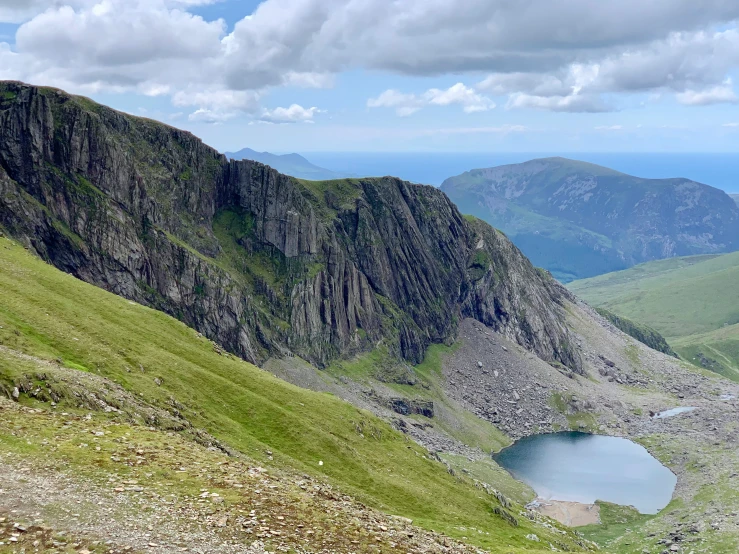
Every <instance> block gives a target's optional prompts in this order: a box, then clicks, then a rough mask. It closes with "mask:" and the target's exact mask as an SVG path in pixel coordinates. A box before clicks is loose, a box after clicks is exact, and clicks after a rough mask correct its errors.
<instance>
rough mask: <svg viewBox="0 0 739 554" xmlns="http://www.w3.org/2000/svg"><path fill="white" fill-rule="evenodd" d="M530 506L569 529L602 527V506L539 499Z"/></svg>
mask: <svg viewBox="0 0 739 554" xmlns="http://www.w3.org/2000/svg"><path fill="white" fill-rule="evenodd" d="M529 506H530V507H531V508H532V509H533V510H535V511H537V512H539V513H540V514H542V515H545V516H547V517H550V518H552V519H554V520H556V521H559V522H560V523H562V524H563V525H567V526H568V527H584V526H585V525H600V522H601V521H600V506H599V505H598V504H583V503H581V502H569V501H566V500H550V499H549V500H548V499H544V498H539V497H537V498H536V499H535V500H534V501H533V502H532V503H531V504H529Z"/></svg>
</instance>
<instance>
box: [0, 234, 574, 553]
mask: <svg viewBox="0 0 739 554" xmlns="http://www.w3.org/2000/svg"><path fill="white" fill-rule="evenodd" d="M0 290H2V295H0V327H1V328H0V344H1V345H4V346H5V347H6V348H9V349H12V350H13V351H17V352H21V353H25V354H29V355H33V356H37V357H39V358H42V359H47V360H58V361H59V363H60V364H61V365H63V366H67V367H72V368H76V369H85V370H87V371H89V372H90V373H93V374H96V375H99V376H102V377H104V378H107V379H109V380H111V381H114V382H116V383H118V384H120V385H122V386H123V387H124V388H125V389H127V390H130V391H132V392H133V393H135V394H137V395H140V397H141V398H142V399H144V400H145V401H146V402H148V403H149V404H152V405H155V406H158V407H161V408H164V409H167V408H168V407H170V406H171V405H172V400H173V399H176V401H177V402H178V403H179V404H180V405H181V408H180V411H181V413H182V414H183V415H184V416H185V417H186V418H187V419H188V420H189V421H191V422H192V424H193V425H194V426H195V428H203V429H204V430H206V431H207V432H208V433H210V434H212V435H213V436H215V437H216V438H217V439H218V440H220V441H222V442H224V443H226V444H228V445H229V446H230V447H232V448H234V449H236V450H238V451H241V452H244V453H246V454H247V455H249V456H251V457H254V458H255V459H258V460H259V459H262V460H264V458H265V455H264V451H265V450H266V449H269V450H271V451H272V452H273V453H274V462H270V463H273V464H275V465H277V466H283V467H289V468H292V469H295V470H298V471H304V472H307V473H311V474H316V475H317V474H320V475H323V476H325V478H327V479H329V480H330V481H331V482H333V483H334V484H336V485H338V486H339V487H340V488H341V489H342V490H343V491H345V492H346V493H349V494H352V495H354V496H356V498H358V499H359V500H360V501H362V502H365V503H366V504H368V505H370V506H373V507H376V508H378V509H381V510H383V511H385V512H388V513H393V514H397V515H402V516H406V517H409V518H412V519H413V520H415V521H416V523H418V524H419V525H421V526H423V527H427V528H430V529H434V530H437V531H439V532H443V533H446V534H449V535H450V536H453V537H458V538H461V537H467V540H468V541H469V542H473V543H475V544H478V545H479V546H482V547H486V548H490V549H492V550H493V551H496V552H499V551H502V550H501V549H503V550H504V551H505V552H526V551H535V550H537V549H543V548H544V547H543V546H540V545H544V544H546V545H547V548H546V549H548V543H547V541H549V540H551V541H555V542H560V543H564V544H565V545H567V546H568V547H569V548H574V543H573V541H572V538H571V536H570V535H564V536H561V537H560V536H559V535H557V534H555V533H551V535H546V533H544V532H543V530H542V529H541V528H534V527H533V526H532V525H531V524H529V523H528V522H527V521H525V520H521V523H520V526H519V527H516V528H514V527H511V526H510V525H508V524H506V523H505V522H504V521H503V520H502V519H501V518H500V517H499V516H496V515H494V514H493V509H494V508H495V507H496V505H497V504H496V501H495V500H494V499H492V498H491V497H490V496H489V495H487V494H485V493H484V492H483V491H481V490H479V489H477V488H475V487H474V486H473V485H472V483H471V482H470V481H469V480H468V479H465V478H461V477H459V476H458V477H453V476H451V475H450V474H449V473H448V472H447V471H446V468H445V466H444V465H443V464H441V463H439V462H438V461H435V460H433V459H432V458H431V457H430V456H428V455H427V452H426V451H425V450H424V449H423V448H421V447H419V446H418V445H417V444H415V443H414V442H412V441H410V440H409V439H408V438H407V437H405V436H403V435H401V434H400V433H398V432H396V431H395V430H393V429H392V428H391V427H390V426H389V425H388V424H386V423H384V422H383V421H381V420H379V419H377V418H375V417H374V416H372V415H371V414H369V413H367V412H364V411H361V410H358V409H357V408H355V407H353V406H351V405H350V404H348V403H345V402H343V401H340V400H338V399H336V398H334V397H332V396H330V395H326V394H320V393H314V392H310V391H306V390H303V389H300V388H297V387H294V386H292V385H289V384H287V383H285V382H283V381H281V380H279V379H277V378H275V377H273V376H272V375H270V374H268V373H267V372H265V371H262V370H260V369H258V368H256V367H254V366H252V365H250V364H248V363H246V362H244V361H242V360H239V359H237V358H236V357H233V356H230V355H222V354H219V353H218V352H217V351H216V350H215V348H214V345H213V344H212V343H211V342H209V341H208V340H206V339H204V338H202V337H200V336H199V335H198V333H196V332H195V331H194V330H192V329H190V328H188V327H186V326H185V325H184V324H182V323H181V322H178V321H176V320H175V319H173V318H171V317H169V316H167V315H165V314H162V313H159V312H156V311H154V310H151V309H148V308H145V307H143V306H140V305H138V304H135V303H133V302H129V301H126V300H124V299H121V298H119V297H117V296H114V295H112V294H109V293H107V292H105V291H103V290H101V289H97V288H95V287H92V286H90V285H87V284H85V283H83V282H81V281H79V280H77V279H75V278H74V277H72V276H70V275H66V274H64V273H62V272H60V271H58V270H56V269H54V268H53V267H51V266H49V265H47V264H45V263H43V262H42V261H40V260H38V259H36V258H34V257H32V256H31V255H30V254H28V253H27V252H26V251H25V250H24V249H23V248H22V247H21V246H19V245H18V244H16V243H14V242H12V241H10V240H8V239H6V238H0ZM432 356H433V354H432ZM0 357H4V358H5V359H6V363H5V364H3V366H2V367H0V380H1V381H3V382H5V383H6V386H7V385H8V383H11V382H14V381H15V380H17V379H19V378H21V375H22V374H25V373H26V372H28V371H31V370H30V369H29V368H24V367H23V366H22V365H18V364H15V363H7V359H8V358H7V355H4V354H3V353H2V351H0ZM429 364H430V365H433V364H431V363H429ZM427 370H428V371H429V372H431V371H434V370H433V369H432V368H430V367H427ZM155 379H159V380H161V385H157V384H156V383H155ZM71 402H72V404H74V397H72V400H71ZM319 461H323V465H322V466H321V465H319ZM265 463H266V462H265ZM474 530H479V532H478V531H474ZM531 532H536V533H537V534H538V535H539V536H540V537H541V536H543V535H545V536H547V541H543V542H542V543H536V544H532V543H531V541H529V540H528V539H526V538H525V536H526V534H528V533H531ZM506 545H511V547H512V548H508V549H506ZM527 549H528V550H527Z"/></svg>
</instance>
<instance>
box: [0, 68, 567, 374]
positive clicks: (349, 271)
mask: <svg viewBox="0 0 739 554" xmlns="http://www.w3.org/2000/svg"><path fill="white" fill-rule="evenodd" d="M0 224H1V225H2V226H4V227H5V228H6V229H7V230H8V232H9V233H10V234H11V235H12V236H14V237H16V238H17V239H19V240H21V241H22V242H23V243H25V244H26V245H27V246H28V247H29V248H31V249H32V250H34V251H35V252H37V253H38V254H39V255H40V256H41V257H42V258H44V259H45V260H47V261H49V262H50V263H52V264H53V265H55V266H56V267H58V268H59V269H62V270H63V271H65V272H68V273H71V274H73V275H75V276H77V277H79V278H80V279H82V280H84V281H87V282H89V283H92V284H95V285H97V286H100V287H103V288H105V289H107V290H109V291H111V292H114V293H116V294H118V295H121V296H124V297H126V298H128V299H131V300H135V301H137V302H140V303H143V304H146V305H149V306H151V307H154V308H156V309H159V310H163V311H165V312H167V313H169V314H172V315H174V316H176V317H177V318H179V319H180V320H182V321H184V322H185V323H187V324H188V325H190V326H192V327H194V328H195V329H197V330H199V331H200V332H202V333H203V334H204V335H206V336H207V337H209V338H211V339H213V340H216V341H217V342H218V343H219V344H221V345H223V346H224V347H225V348H227V349H228V350H230V351H232V352H234V353H236V354H238V355H239V356H241V357H243V358H245V359H246V360H249V361H253V362H256V363H262V362H263V361H265V360H266V359H267V358H268V357H270V356H271V355H274V354H284V355H287V354H297V355H299V356H301V357H303V358H305V359H307V360H309V361H311V362H313V363H315V364H318V365H325V364H327V363H328V362H329V361H330V360H332V359H335V358H338V357H345V356H347V355H350V354H353V353H357V352H361V351H366V350H369V349H371V348H373V347H374V346H375V345H377V344H378V343H384V344H386V345H387V346H388V348H389V349H390V350H391V351H393V352H394V353H395V354H396V355H397V356H399V357H402V358H404V359H406V360H408V361H411V362H414V363H418V362H420V361H422V359H423V356H424V352H425V350H426V348H427V347H428V346H429V345H430V344H432V343H443V342H451V341H453V339H454V337H455V334H456V332H457V326H458V323H459V321H460V320H461V319H462V318H465V317H471V318H474V319H477V320H478V321H481V322H483V323H485V324H486V325H488V326H490V327H492V328H494V329H496V330H497V331H499V332H501V333H503V334H504V335H506V336H507V337H509V338H511V339H513V340H515V341H516V342H518V343H519V344H521V345H523V346H525V347H526V348H529V349H531V350H533V351H534V352H536V353H537V355H539V356H540V357H542V358H543V359H545V360H549V361H552V362H558V363H561V364H564V365H565V366H567V367H570V368H571V369H573V370H574V371H579V369H580V367H581V361H580V359H579V357H578V355H577V354H576V352H575V351H574V350H573V349H572V347H571V344H572V341H571V340H570V338H569V334H568V330H567V328H566V326H565V325H564V319H563V314H562V309H561V308H557V306H558V302H559V300H560V296H561V295H562V292H561V291H560V289H559V288H558V287H557V286H555V285H554V283H553V282H552V280H551V279H550V277H549V276H548V275H547V274H546V273H544V272H540V271H537V270H536V269H535V268H534V267H533V266H532V265H531V263H530V262H529V261H528V260H527V259H526V258H525V257H524V256H523V255H522V254H521V253H520V252H519V251H518V249H517V248H516V247H514V246H513V245H512V244H511V243H510V242H509V241H508V239H507V238H506V237H505V236H503V235H502V234H501V233H499V232H497V231H495V230H494V229H493V228H491V227H490V226H489V225H487V224H485V223H483V222H481V221H479V220H476V219H474V218H465V217H463V216H462V215H461V214H460V212H459V211H458V209H457V208H456V207H455V206H454V204H452V202H451V201H450V200H449V199H448V198H447V197H446V195H444V194H443V193H442V192H440V191H439V190H437V189H435V188H433V187H428V186H418V185H412V184H409V183H407V182H403V181H400V180H398V179H394V178H382V179H351V180H350V179H345V180H338V181H327V182H314V181H301V180H297V179H295V178H291V177H287V176H285V175H281V174H280V173H278V172H276V171H274V170H273V169H271V168H269V167H267V166H264V165H262V164H260V163H257V162H252V161H233V160H231V161H229V160H228V159H227V158H226V157H225V156H223V155H221V154H219V153H218V152H217V151H215V150H214V149H212V148H210V147H208V146H206V145H204V144H203V143H202V142H201V141H200V140H199V139H197V138H195V137H194V136H193V135H191V134H190V133H188V132H184V131H180V130H177V129H174V128H171V127H168V126H166V125H163V124H161V123H156V122H154V121H150V120H146V119H141V118H136V117H132V116H129V115H125V114H122V113H119V112H116V111H114V110H112V109H109V108H106V107H103V106H101V105H98V104H96V103H94V102H92V101H91V100H88V99H86V98H82V97H75V96H71V95H69V94H66V93H64V92H62V91H59V90H55V89H51V88H42V87H33V86H28V85H25V84H21V83H16V82H5V83H3V84H2V85H0Z"/></svg>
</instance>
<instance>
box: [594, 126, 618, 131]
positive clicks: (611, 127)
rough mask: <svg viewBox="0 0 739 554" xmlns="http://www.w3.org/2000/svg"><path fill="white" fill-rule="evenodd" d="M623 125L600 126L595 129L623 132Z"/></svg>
mask: <svg viewBox="0 0 739 554" xmlns="http://www.w3.org/2000/svg"><path fill="white" fill-rule="evenodd" d="M623 128H624V127H623V125H598V126H597V127H595V130H596V131H621V130H623Z"/></svg>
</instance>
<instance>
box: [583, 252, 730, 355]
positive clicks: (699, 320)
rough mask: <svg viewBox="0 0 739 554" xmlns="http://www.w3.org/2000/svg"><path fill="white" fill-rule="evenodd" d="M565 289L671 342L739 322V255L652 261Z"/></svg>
mask: <svg viewBox="0 0 739 554" xmlns="http://www.w3.org/2000/svg"><path fill="white" fill-rule="evenodd" d="M569 288H570V290H572V291H573V292H574V293H575V294H577V295H578V296H580V297H581V298H583V299H584V300H585V301H586V302H588V303H590V304H591V305H593V306H598V307H601V306H602V307H605V308H606V309H608V310H610V311H612V312H614V313H616V314H618V315H621V316H624V317H627V318H629V319H631V320H633V321H637V322H639V323H643V324H646V325H649V326H650V327H653V328H654V329H656V330H657V331H659V332H660V333H662V335H663V336H665V338H667V340H668V341H669V340H670V339H674V338H677V337H686V336H689V335H695V334H698V333H705V332H708V331H713V330H716V329H719V328H721V327H723V326H724V325H725V324H726V325H733V324H735V323H739V252H734V253H732V254H726V255H724V256H718V257H717V256H695V257H688V258H674V259H669V260H661V261H658V262H650V263H647V264H642V265H639V266H636V267H633V268H631V269H627V270H625V271H619V272H616V273H609V274H607V275H601V276H599V277H595V278H593V279H586V280H583V281H576V282H574V283H570V285H569Z"/></svg>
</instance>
